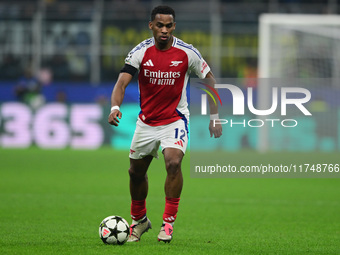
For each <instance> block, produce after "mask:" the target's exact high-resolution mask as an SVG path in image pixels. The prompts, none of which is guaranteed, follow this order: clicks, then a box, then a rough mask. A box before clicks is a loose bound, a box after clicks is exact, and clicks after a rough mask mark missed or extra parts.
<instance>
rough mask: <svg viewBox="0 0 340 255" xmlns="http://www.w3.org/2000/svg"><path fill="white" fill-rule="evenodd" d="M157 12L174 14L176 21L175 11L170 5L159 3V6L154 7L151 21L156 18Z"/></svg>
mask: <svg viewBox="0 0 340 255" xmlns="http://www.w3.org/2000/svg"><path fill="white" fill-rule="evenodd" d="M157 14H169V15H172V17H174V21H175V11H174V9H172V8H171V7H170V6H166V5H159V6H157V7H155V8H153V10H152V12H151V21H153V20H154V19H155V17H156V15H157Z"/></svg>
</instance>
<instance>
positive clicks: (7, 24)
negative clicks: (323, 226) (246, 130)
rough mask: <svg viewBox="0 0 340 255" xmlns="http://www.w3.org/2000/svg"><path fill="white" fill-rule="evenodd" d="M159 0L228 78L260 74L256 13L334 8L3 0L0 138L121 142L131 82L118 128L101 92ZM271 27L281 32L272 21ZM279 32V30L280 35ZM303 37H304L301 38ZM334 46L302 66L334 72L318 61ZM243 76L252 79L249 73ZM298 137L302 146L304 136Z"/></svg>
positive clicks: (330, 5)
mask: <svg viewBox="0 0 340 255" xmlns="http://www.w3.org/2000/svg"><path fill="white" fill-rule="evenodd" d="M158 4H168V5H171V6H173V8H174V9H175V10H176V12H177V17H176V18H177V27H176V32H175V35H176V36H178V37H179V38H181V39H183V40H184V41H186V42H188V43H192V44H193V45H195V47H197V48H198V49H199V50H200V51H201V53H202V55H203V56H205V58H206V60H207V61H208V62H209V63H210V65H211V67H212V69H213V71H214V74H215V76H216V77H228V78H257V77H259V75H258V67H259V64H258V63H259V61H258V60H259V59H258V57H259V17H260V15H261V14H263V13H281V14H319V15H325V16H326V15H327V16H329V15H331V14H332V15H334V14H338V13H339V10H340V7H339V5H340V1H339V0H323V1H322V0H313V1H307V0H254V1H247V0H243V1H234V0H212V1H157V0H154V1H148V0H140V1H137V0H129V1H118V0H111V1H107V0H92V1H89V0H82V1H63V0H37V1H20V0H18V1H10V0H8V1H7V0H2V1H0V104H1V105H0V146H2V147H19V148H26V147H29V146H31V145H34V144H35V145H37V146H38V147H42V148H65V147H72V148H98V147H101V146H103V145H111V146H112V147H114V148H118V149H119V148H121V149H127V148H128V147H129V143H130V139H131V135H132V130H133V126H134V122H135V116H136V112H137V111H138V93H137V86H136V83H135V82H134V83H133V84H132V85H130V86H129V87H128V91H127V94H126V97H125V101H124V102H125V104H124V115H125V117H129V118H130V117H131V119H129V118H125V119H124V120H123V123H122V124H123V127H124V128H122V129H112V128H111V127H110V126H108V125H107V124H106V116H107V114H108V109H109V104H110V102H109V100H110V94H111V90H112V87H113V84H114V82H115V80H116V78H117V75H118V73H119V71H120V69H121V67H122V65H123V61H124V58H125V56H126V55H127V53H128V52H129V50H131V48H132V47H134V46H135V45H136V44H138V43H139V42H140V41H142V40H143V39H145V38H148V37H150V36H151V33H150V31H149V30H148V29H147V22H148V20H149V13H150V11H151V9H152V8H153V7H154V6H155V5H158ZM300 32H301V31H300ZM294 33H295V34H296V31H295V32H294ZM294 33H293V34H294ZM276 34H277V35H278V36H279V35H280V36H282V33H281V32H280V30H279V32H276ZM283 35H285V34H284V33H283ZM285 38H286V37H284V36H282V38H281V39H280V40H281V41H284V40H285ZM295 40H299V38H298V37H297V39H296V38H295ZM308 40H309V41H313V40H310V38H309V39H308V38H307V39H305V41H308ZM337 41H338V39H337ZM296 45H297V44H295V46H296ZM337 45H339V44H337ZM283 46H284V47H283V48H284V49H287V48H288V49H290V48H292V47H295V46H294V45H292V44H284V45H283ZM300 47H301V45H300ZM294 49H295V50H296V48H294ZM326 49H329V44H324V45H323V47H322V48H320V47H319V48H318V49H317V50H316V52H319V50H320V51H321V52H322V54H325V53H324V52H326V51H325V50H326ZM337 49H338V48H337ZM274 50H276V52H280V53H281V55H280V56H276V59H278V58H279V59H283V56H287V55H289V54H291V53H292V51H290V53H286V52H284V51H277V48H274ZM296 52H297V51H296ZM334 52H335V51H334V50H331V51H328V53H327V54H328V55H324V56H323V57H322V60H321V58H319V59H316V58H311V57H310V58H309V60H307V61H306V60H304V61H300V62H299V63H302V62H303V63H304V66H311V65H312V64H315V63H316V65H317V66H320V63H325V64H323V65H322V68H319V69H318V70H317V71H314V69H313V68H309V69H308V70H309V72H310V73H311V74H308V73H307V75H309V76H312V77H322V78H334V77H335V76H337V77H339V73H340V71H339V64H338V66H337V67H336V66H335V67H336V68H338V69H336V68H335V69H334V66H328V67H327V61H328V62H329V60H330V59H331V58H332V57H333V58H334V59H335V58H337V57H336V55H334ZM293 54H294V51H293ZM303 54H305V56H306V55H308V54H309V55H310V54H311V53H310V52H308V51H306V52H304V53H303ZM319 55H320V54H319ZM274 57H275V56H274ZM337 59H338V58H337ZM275 63H276V62H275ZM289 66H292V65H289ZM325 66H326V70H325ZM294 67H295V66H294ZM332 68H333V69H332ZM290 69H293V71H294V70H295V71H296V70H300V74H299V75H297V74H296V72H295V73H292V71H290V72H288V73H283V74H281V75H289V76H290V77H295V76H296V77H306V68H299V69H298V68H290ZM308 70H307V71H308ZM329 70H333V72H330V71H329ZM273 73H274V72H273ZM277 73H278V71H277V70H275V74H277ZM294 75H295V76H294ZM247 86H255V87H256V83H253V84H251V83H250V84H247ZM329 92H330V94H334V93H333V92H332V91H329ZM316 104H318V106H317V110H318V111H319V112H320V109H321V112H322V111H323V110H325V109H326V108H325V107H327V106H325V104H324V102H323V101H322V100H319V101H317V102H316ZM316 104H314V105H316ZM19 116H20V117H19ZM85 124H86V125H85ZM130 124H132V125H130ZM19 126H20V128H19ZM330 132H331V133H332V135H330V136H329V135H328V136H327V137H326V138H325V139H324V138H322V139H324V140H322V142H321V144H322V145H320V146H321V147H320V146H317V145H315V146H312V147H313V149H320V148H322V149H323V150H335V149H336V148H338V143H337V142H336V140H337V139H334V138H336V137H337V133H338V128H337V125H334V126H333V130H332V131H330ZM334 132H335V134H333V133H334ZM240 139H241V140H239V142H237V143H236V145H235V146H236V147H232V148H229V149H231V150H237V149H238V148H240V146H243V144H244V142H242V139H243V140H244V137H243V138H242V137H241V138H240ZM282 139H286V138H282ZM291 139H295V138H291ZM286 140H287V139H286ZM252 147H253V148H256V147H258V146H257V145H253V146H252ZM291 147H292V148H296V147H295V146H294V145H293V146H290V147H289V148H291ZM305 147H307V149H308V148H311V147H310V145H307V146H305ZM289 148H288V150H289ZM276 149H277V150H280V149H287V147H280V146H279V148H276Z"/></svg>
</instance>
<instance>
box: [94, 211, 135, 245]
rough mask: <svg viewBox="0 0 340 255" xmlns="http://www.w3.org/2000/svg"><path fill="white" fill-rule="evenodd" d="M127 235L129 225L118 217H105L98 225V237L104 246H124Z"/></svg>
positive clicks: (128, 233)
mask: <svg viewBox="0 0 340 255" xmlns="http://www.w3.org/2000/svg"><path fill="white" fill-rule="evenodd" d="M129 235H130V227H129V224H128V223H127V221H126V220H125V219H124V218H122V217H120V216H109V217H106V218H105V219H103V221H102V222H101V223H100V225H99V237H100V238H101V239H102V241H103V242H104V243H105V244H124V243H125V242H126V241H127V239H128V237H129Z"/></svg>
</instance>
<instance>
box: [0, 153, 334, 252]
mask: <svg viewBox="0 0 340 255" xmlns="http://www.w3.org/2000/svg"><path fill="white" fill-rule="evenodd" d="M228 155H229V154H228V153H226V158H227V157H228ZM316 155H317V154H316ZM229 156H230V157H242V153H239V154H235V153H234V154H230V155H229ZM251 157H254V159H256V160H259V157H260V156H259V155H258V154H257V153H247V160H248V161H251ZM299 157H300V156H299V154H296V158H299ZM319 157H322V155H320V156H319ZM188 159H189V157H188V156H186V157H185V160H184V162H183V172H184V178H185V179H184V189H183V193H182V199H181V202H180V208H179V213H178V218H177V221H176V224H175V227H174V239H173V241H172V242H171V243H170V244H164V243H158V241H157V234H158V231H159V228H160V225H161V223H162V213H163V209H164V192H163V185H164V178H165V170H164V162H163V159H162V157H160V160H154V161H153V163H152V165H151V169H150V170H149V183H150V188H149V196H148V199H147V209H148V216H149V218H150V219H151V221H152V223H153V229H151V230H150V231H149V232H148V233H146V234H145V235H143V237H142V240H141V241H140V242H139V243H128V244H125V245H123V246H109V245H104V244H103V243H102V241H101V240H100V239H99V236H98V226H99V223H100V222H101V220H102V219H104V218H105V217H106V216H109V215H120V216H123V217H124V218H126V219H127V220H128V221H129V222H130V216H129V214H130V197H129V190H128V173H127V169H128V164H129V163H128V154H127V152H121V151H114V150H112V149H108V148H103V149H100V150H98V151H74V150H61V151H54V150H40V149H27V150H15V149H13V150H4V149H0V254H195V255H196V254H340V196H339V194H340V179H257V178H253V179H250V178H249V179H246V178H244V179H227V178H224V179H217V178H215V179H203V178H202V179H200V178H190V173H189V160H188ZM292 161H294V159H292Z"/></svg>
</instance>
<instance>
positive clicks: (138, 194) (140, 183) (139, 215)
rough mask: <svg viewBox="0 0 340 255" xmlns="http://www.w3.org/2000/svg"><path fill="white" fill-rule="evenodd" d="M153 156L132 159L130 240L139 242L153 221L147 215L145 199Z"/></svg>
mask: <svg viewBox="0 0 340 255" xmlns="http://www.w3.org/2000/svg"><path fill="white" fill-rule="evenodd" d="M152 158H153V157H152V156H146V157H144V158H142V159H130V169H129V175H130V194H131V217H132V224H131V226H130V236H129V239H128V242H138V241H139V240H140V238H141V236H142V234H144V233H145V232H147V231H148V230H149V229H150V228H151V222H150V220H149V219H148V218H147V217H146V206H145V199H146V196H147V194H148V176H147V170H148V168H149V165H150V163H151V161H152Z"/></svg>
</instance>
